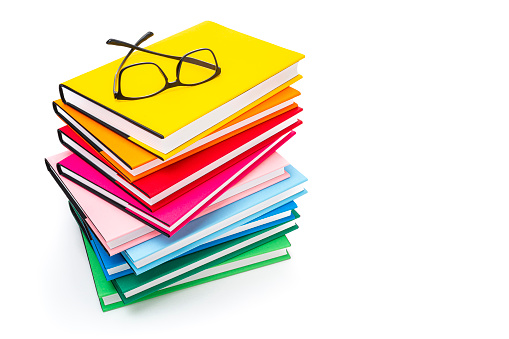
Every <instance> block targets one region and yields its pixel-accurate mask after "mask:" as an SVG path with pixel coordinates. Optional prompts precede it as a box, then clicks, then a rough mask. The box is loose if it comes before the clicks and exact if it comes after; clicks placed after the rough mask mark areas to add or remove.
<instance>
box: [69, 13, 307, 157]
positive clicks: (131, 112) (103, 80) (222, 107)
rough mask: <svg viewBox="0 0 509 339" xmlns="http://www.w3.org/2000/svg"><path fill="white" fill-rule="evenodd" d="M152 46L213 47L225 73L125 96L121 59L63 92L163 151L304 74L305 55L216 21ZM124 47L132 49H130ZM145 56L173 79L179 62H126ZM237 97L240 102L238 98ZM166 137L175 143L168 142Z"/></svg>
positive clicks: (168, 50)
mask: <svg viewBox="0 0 509 339" xmlns="http://www.w3.org/2000/svg"><path fill="white" fill-rule="evenodd" d="M111 48H122V47H115V46H112V47H111ZM145 48H147V49H148V50H151V51H156V52H160V53H164V54H171V55H176V56H183V55H184V54H186V53H188V52H190V51H193V50H196V49H199V48H210V49H211V50H212V51H213V52H214V53H215V55H216V58H217V62H218V65H219V67H220V68H221V74H220V75H219V76H217V77H216V78H214V79H213V80H211V81H209V82H206V83H204V84H201V85H198V86H191V87H175V88H170V89H168V90H166V91H164V92H162V93H160V94H158V95H155V96H153V97H150V98H146V99H141V100H132V101H131V100H117V99H115V98H114V96H113V80H114V76H115V73H116V71H117V69H118V67H119V65H120V63H121V61H122V59H123V58H121V59H118V60H115V61H113V62H110V63H108V64H106V65H104V66H102V67H99V68H97V69H94V70H92V71H90V72H88V73H85V74H82V75H80V76H78V77H76V78H73V79H71V80H68V81H66V82H64V83H62V84H61V86H60V93H61V96H62V100H63V101H64V102H65V103H67V104H69V105H70V106H73V107H75V108H77V109H79V110H80V111H82V112H83V113H85V114H87V115H89V116H90V117H91V118H93V119H95V120H97V121H99V122H101V123H103V124H104V125H106V126H107V127H109V128H112V129H113V130H115V131H116V132H118V133H119V134H123V136H124V137H129V138H130V139H135V140H136V141H138V142H139V143H140V144H145V145H147V146H149V147H153V148H154V149H156V150H158V151H160V152H162V153H168V152H170V151H171V150H173V149H175V148H176V147H178V146H180V145H182V144H184V143H185V142H187V141H190V140H191V139H192V138H194V137H196V136H198V135H200V134H206V133H205V132H207V131H212V130H217V129H218V128H220V127H222V126H223V125H225V124H227V123H228V122H229V121H231V120H233V119H235V118H236V117H237V116H239V115H240V114H241V113H243V111H242V108H244V107H245V106H247V105H248V104H250V103H252V102H254V101H256V100H257V99H259V98H261V97H262V96H264V95H266V94H267V93H268V92H270V91H272V90H274V89H275V88H276V87H279V86H281V85H282V84H283V83H286V82H288V81H289V80H290V79H292V78H294V77H296V76H297V73H296V67H295V69H291V68H292V66H296V64H297V62H298V61H299V60H301V59H302V58H304V55H302V54H300V53H297V52H293V51H290V50H288V49H285V48H282V47H279V46H276V45H273V44H271V43H268V42H265V41H262V40H259V39H256V38H253V37H250V36H248V35H245V34H242V33H239V32H236V31H234V30H232V29H229V28H226V27H223V26H221V25H218V24H216V23H213V22H209V21H207V22H203V23H201V24H199V25H196V26H194V27H191V28H189V29H187V30H185V31H183V32H181V33H178V34H176V35H173V36H171V37H169V38H166V39H163V40H161V41H159V42H156V43H154V44H152V45H150V46H148V47H145ZM124 49H125V52H126V54H127V52H128V51H129V49H128V48H124ZM139 62H154V63H156V64H157V65H159V67H161V69H163V70H164V72H165V73H166V75H167V76H168V77H171V76H172V75H173V76H175V74H176V72H175V69H176V65H177V63H178V61H176V60H171V59H168V58H163V57H160V56H155V55H151V54H148V53H144V52H138V51H135V52H134V53H133V54H132V55H131V56H130V57H129V58H128V60H127V63H126V65H125V66H127V65H130V64H134V63H139ZM290 69H291V72H290ZM283 75H284V76H286V78H285V77H284V76H283ZM274 79H275V80H277V81H273V83H272V87H270V86H269V88H267V87H265V89H264V91H265V92H263V91H254V90H255V89H256V88H257V87H260V86H262V87H263V85H268V84H269V83H268V82H269V81H272V80H274ZM168 80H169V81H173V80H175V79H170V78H169V79H168ZM241 97H243V98H244V100H242V102H241V103H240V104H241V105H242V107H239V103H238V102H236V101H235V100H234V99H236V100H237V99H239V98H241ZM237 101H238V100H237ZM234 102H236V103H237V104H236V105H235V104H232V103H234ZM166 139H169V142H165V140H166Z"/></svg>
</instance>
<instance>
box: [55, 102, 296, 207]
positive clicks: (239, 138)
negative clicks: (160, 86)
mask: <svg viewBox="0 0 509 339" xmlns="http://www.w3.org/2000/svg"><path fill="white" fill-rule="evenodd" d="M300 111H302V109H301V108H295V109H293V110H291V111H288V112H286V113H284V114H281V115H280V116H277V117H275V118H273V119H270V120H268V121H266V122H264V123H262V124H259V125H257V126H255V127H253V128H250V129H248V130H246V131H244V132H242V133H239V134H238V135H236V136H234V137H231V138H229V139H227V140H225V141H223V142H220V143H218V144H216V145H214V146H212V147H209V148H207V149H205V150H203V151H201V152H198V153H196V154H194V155H192V156H190V157H187V158H185V159H183V160H181V161H179V162H176V163H174V164H172V165H169V166H167V167H165V168H163V169H161V170H159V171H157V172H154V173H152V174H149V175H148V176H146V177H144V178H141V179H139V180H136V181H134V182H133V183H129V182H128V181H127V180H125V179H124V178H123V177H122V176H121V175H120V174H119V173H118V172H117V171H116V170H115V168H114V167H113V166H112V165H111V164H109V163H108V162H107V161H106V160H105V159H104V158H103V157H102V156H100V155H99V154H98V153H97V151H96V150H95V149H94V148H92V147H91V146H90V145H88V144H87V143H86V142H85V141H84V140H83V139H82V138H81V137H80V136H79V135H78V134H76V133H75V132H74V131H73V130H72V129H71V128H70V127H68V126H65V127H63V128H61V129H59V131H58V132H59V138H60V141H61V142H62V144H63V145H64V146H66V147H67V148H68V149H69V150H71V151H72V152H73V153H75V154H76V155H78V156H79V157H80V158H82V159H83V160H85V161H86V162H87V163H88V164H89V165H91V166H93V167H94V168H95V169H96V170H98V171H99V172H101V174H103V175H104V176H105V177H107V178H108V179H109V180H111V181H112V182H114V183H115V184H117V185H118V186H119V187H120V188H122V189H123V190H124V191H125V192H127V193H128V194H130V195H131V196H132V197H133V198H135V199H136V200H137V201H139V202H140V203H142V204H143V205H144V206H146V207H147V208H148V209H150V210H151V211H156V210H158V209H159V208H161V207H163V206H164V205H166V204H167V203H169V202H171V201H173V200H174V199H176V198H177V197H179V196H180V195H182V194H184V193H186V192H187V191H189V190H191V189H193V188H194V187H196V186H198V185H200V184H202V183H204V182H206V181H207V180H209V179H210V178H212V177H213V176H215V175H217V174H219V173H221V172H222V171H224V170H226V169H227V168H229V167H231V166H233V165H234V164H236V163H238V162H239V161H241V160H243V159H244V158H246V157H247V156H249V155H251V154H253V153H254V152H257V151H259V150H260V149H262V148H264V147H266V146H267V145H269V144H271V143H272V142H273V141H274V140H276V139H277V138H279V137H281V136H282V135H284V134H286V133H288V132H289V131H291V130H293V129H294V128H296V127H297V126H299V125H300V124H301V123H302V122H301V121H300V120H298V119H297V118H296V117H295V115H296V114H298V113H299V112H300Z"/></svg>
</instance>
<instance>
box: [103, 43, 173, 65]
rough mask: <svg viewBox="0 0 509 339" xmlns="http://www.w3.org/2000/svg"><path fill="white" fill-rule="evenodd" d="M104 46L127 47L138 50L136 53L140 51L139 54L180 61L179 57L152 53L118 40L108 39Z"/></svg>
mask: <svg viewBox="0 0 509 339" xmlns="http://www.w3.org/2000/svg"><path fill="white" fill-rule="evenodd" d="M106 44H108V45H113V46H122V47H127V48H131V49H132V50H138V51H141V52H145V53H150V54H154V55H158V56H162V57H165V58H170V59H174V60H180V57H178V56H174V55H168V54H162V53H158V52H154V51H149V50H148V49H145V48H141V47H138V46H136V45H132V44H129V43H127V42H124V41H120V40H117V39H109V40H108V41H106Z"/></svg>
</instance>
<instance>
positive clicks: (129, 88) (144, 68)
mask: <svg viewBox="0 0 509 339" xmlns="http://www.w3.org/2000/svg"><path fill="white" fill-rule="evenodd" d="M153 35H154V33H152V32H147V33H146V34H145V35H143V36H142V37H141V38H140V39H139V40H138V41H137V42H136V43H135V44H134V45H132V44H129V43H127V42H123V41H120V40H116V39H109V40H108V41H106V44H108V45H114V46H123V47H128V48H130V49H131V50H130V51H129V53H127V55H126V56H125V58H124V60H122V63H121V64H120V66H119V68H118V70H117V73H116V74H115V79H114V80H113V95H114V97H115V99H118V100H138V99H145V98H150V97H152V96H154V95H156V94H159V93H161V92H163V91H165V90H167V89H169V88H172V87H177V86H196V85H201V84H203V83H206V82H208V81H210V80H212V79H214V78H215V77H217V76H218V75H219V74H221V68H220V67H219V66H218V64H217V59H216V56H215V54H214V52H212V50H210V49H208V48H200V49H196V50H194V51H191V52H189V53H187V54H185V55H184V56H182V57H178V56H174V55H168V54H162V53H158V52H154V51H149V50H148V49H145V48H141V47H139V45H140V44H141V43H142V42H144V41H146V40H147V39H148V38H150V37H151V36H153ZM135 50H137V51H140V52H145V53H150V54H153V55H157V56H161V57H164V58H169V59H173V60H178V61H179V62H178V64H177V78H176V80H175V81H173V82H169V81H168V77H167V76H166V74H165V73H164V72H163V70H162V69H161V67H159V66H158V65H157V64H155V63H153V62H140V63H136V64H132V65H129V66H126V67H124V64H125V62H126V60H127V58H129V56H130V55H131V54H132V53H133V52H134V51H135ZM117 84H118V90H117Z"/></svg>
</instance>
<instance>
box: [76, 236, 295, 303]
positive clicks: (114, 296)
mask: <svg viewBox="0 0 509 339" xmlns="http://www.w3.org/2000/svg"><path fill="white" fill-rule="evenodd" d="M82 237H83V243H84V244H85V249H86V252H87V256H88V261H89V264H90V269H91V271H92V276H93V279H94V284H95V288H96V291H97V296H98V298H99V303H100V305H101V309H102V310H103V312H107V311H111V310H114V309H117V308H121V307H123V306H125V304H124V303H123V302H122V300H121V298H120V296H119V295H118V293H117V291H116V289H115V287H114V286H113V284H112V282H111V281H107V280H106V278H105V276H104V274H103V272H102V269H101V265H100V263H99V260H98V258H97V256H96V254H95V252H94V250H93V248H92V246H91V244H90V242H89V241H88V238H87V237H86V236H85V234H84V233H83V232H82ZM290 246H291V245H290V242H289V241H288V239H287V238H286V236H284V235H283V236H280V237H278V238H276V239H274V240H271V241H269V242H267V243H265V244H263V245H260V246H257V247H255V248H253V249H251V250H249V251H246V252H244V253H242V254H240V255H238V256H235V257H233V258H231V259H229V260H226V261H224V262H223V263H221V264H220V265H216V266H214V267H211V268H209V269H207V270H203V271H201V272H200V273H198V274H195V275H192V276H190V277H188V278H186V279H183V280H180V281H178V282H176V283H174V284H172V285H169V286H167V287H165V288H163V289H160V290H158V291H156V292H154V293H151V294H150V295H147V296H145V297H143V298H140V299H137V300H136V301H134V303H137V302H140V301H144V300H148V299H152V298H155V297H159V296H162V295H165V294H169V293H172V292H175V291H179V290H182V289H185V288H189V287H193V286H197V285H201V284H204V283H207V282H211V281H214V280H218V279H221V278H226V277H229V276H231V275H234V274H238V273H242V272H246V271H250V270H253V269H255V268H260V267H263V266H267V265H270V264H275V263H278V262H281V261H284V260H288V259H290V255H289V254H288V251H287V248H288V247H290Z"/></svg>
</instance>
